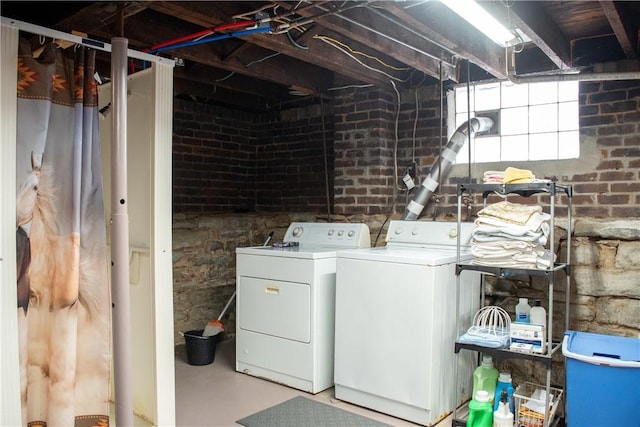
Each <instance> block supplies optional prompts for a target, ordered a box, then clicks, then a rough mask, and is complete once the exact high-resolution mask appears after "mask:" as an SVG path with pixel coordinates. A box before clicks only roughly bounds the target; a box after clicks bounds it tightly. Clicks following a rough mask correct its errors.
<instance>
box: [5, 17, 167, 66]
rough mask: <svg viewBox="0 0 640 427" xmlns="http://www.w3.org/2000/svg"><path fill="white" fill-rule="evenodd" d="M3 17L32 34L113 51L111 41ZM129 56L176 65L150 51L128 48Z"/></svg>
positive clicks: (7, 23) (6, 21)
mask: <svg viewBox="0 0 640 427" xmlns="http://www.w3.org/2000/svg"><path fill="white" fill-rule="evenodd" d="M0 18H2V21H1V23H2V25H7V26H10V27H17V28H18V29H19V30H21V31H25V32H28V33H31V34H36V35H39V36H45V37H50V38H52V39H54V40H64V41H68V42H71V43H74V44H80V45H83V46H87V47H90V48H92V49H97V50H102V51H105V52H111V45H110V44H109V43H104V42H101V41H99V40H93V39H89V38H86V37H80V36H76V35H74V34H69V33H63V32H61V31H57V30H53V29H51V28H46V27H41V26H39V25H34V24H30V23H28V22H23V21H19V20H17V19H11V18H5V17H4V16H1V17H0ZM127 56H128V57H129V58H135V59H140V60H142V61H149V62H157V63H159V64H167V65H171V66H174V65H175V61H174V60H173V59H168V58H162V57H160V56H155V55H150V54H148V53H144V52H140V51H137V50H131V49H127Z"/></svg>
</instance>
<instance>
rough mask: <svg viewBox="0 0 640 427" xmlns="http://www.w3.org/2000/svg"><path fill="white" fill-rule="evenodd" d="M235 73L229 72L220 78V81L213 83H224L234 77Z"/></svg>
mask: <svg viewBox="0 0 640 427" xmlns="http://www.w3.org/2000/svg"><path fill="white" fill-rule="evenodd" d="M235 73H236V72H235V71H232V72H230V73H229V74H227V75H226V76H224V77H222V78H220V79H217V80H214V82H215V83H218V82H223V81H225V80H227V79H230V78H231V77H233V75H234V74H235Z"/></svg>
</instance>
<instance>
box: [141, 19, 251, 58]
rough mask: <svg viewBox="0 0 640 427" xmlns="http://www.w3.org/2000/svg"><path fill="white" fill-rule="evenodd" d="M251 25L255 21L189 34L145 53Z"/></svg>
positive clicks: (153, 47)
mask: <svg viewBox="0 0 640 427" xmlns="http://www.w3.org/2000/svg"><path fill="white" fill-rule="evenodd" d="M251 25H255V21H242V22H234V23H231V24H222V25H218V26H217V27H213V28H209V29H206V30H202V31H198V32H197V33H193V34H187V35H186V36H182V37H178V38H175V39H171V40H167V41H165V42H162V43H158V44H154V45H153V46H151V47H149V48H146V49H145V50H143V52H149V51H150V50H156V49H160V48H161V47H165V46H169V45H172V44H177V43H180V42H184V41H187V40H192V39H197V38H200V37H204V36H208V35H209V34H213V33H215V32H219V31H225V30H231V29H235V28H244V27H250V26H251Z"/></svg>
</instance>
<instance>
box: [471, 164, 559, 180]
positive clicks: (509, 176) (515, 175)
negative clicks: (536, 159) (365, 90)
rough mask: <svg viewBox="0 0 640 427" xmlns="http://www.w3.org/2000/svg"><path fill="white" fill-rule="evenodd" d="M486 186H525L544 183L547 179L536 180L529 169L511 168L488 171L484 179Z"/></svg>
mask: <svg viewBox="0 0 640 427" xmlns="http://www.w3.org/2000/svg"><path fill="white" fill-rule="evenodd" d="M482 181H483V182H484V183H485V184H524V183H527V182H543V181H548V180H546V179H536V176H535V175H534V174H533V172H531V171H530V170H528V169H518V168H513V167H511V166H509V167H508V168H506V169H505V170H504V171H486V172H485V173H484V176H483V177H482Z"/></svg>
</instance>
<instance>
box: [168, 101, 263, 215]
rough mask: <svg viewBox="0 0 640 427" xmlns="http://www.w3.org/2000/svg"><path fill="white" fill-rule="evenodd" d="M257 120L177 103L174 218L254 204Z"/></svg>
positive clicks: (174, 153) (217, 109) (244, 114)
mask: <svg viewBox="0 0 640 427" xmlns="http://www.w3.org/2000/svg"><path fill="white" fill-rule="evenodd" d="M253 120H254V119H253V116H252V115H250V114H248V113H244V112H240V111H231V110H229V109H225V108H220V107H214V106H211V105H207V104H202V103H196V102H190V101H185V100H176V101H175V102H174V116H173V211H174V213H184V212H191V213H206V212H224V211H226V212H228V211H234V210H238V209H243V208H244V209H248V208H250V207H252V205H253V202H254V200H253V189H252V184H253V177H254V172H253V171H254V168H255V161H256V160H255V150H254V149H253V146H252V142H253V141H254V140H255V139H256V138H255V136H253V135H252V123H253Z"/></svg>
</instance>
